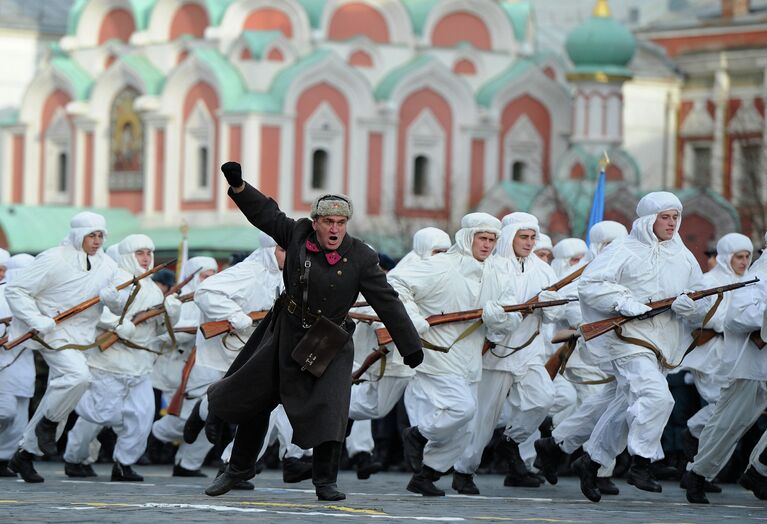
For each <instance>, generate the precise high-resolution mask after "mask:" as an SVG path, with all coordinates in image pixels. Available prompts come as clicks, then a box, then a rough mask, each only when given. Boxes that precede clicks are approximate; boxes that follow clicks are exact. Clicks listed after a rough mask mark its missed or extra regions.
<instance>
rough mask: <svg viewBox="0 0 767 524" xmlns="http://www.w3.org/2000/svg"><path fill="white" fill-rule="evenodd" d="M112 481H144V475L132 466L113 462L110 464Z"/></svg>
mask: <svg viewBox="0 0 767 524" xmlns="http://www.w3.org/2000/svg"><path fill="white" fill-rule="evenodd" d="M112 482H144V477H142V476H141V475H139V474H138V473H136V472H135V471H133V468H132V467H130V466H126V465H125V464H120V463H119V462H115V465H114V466H112Z"/></svg>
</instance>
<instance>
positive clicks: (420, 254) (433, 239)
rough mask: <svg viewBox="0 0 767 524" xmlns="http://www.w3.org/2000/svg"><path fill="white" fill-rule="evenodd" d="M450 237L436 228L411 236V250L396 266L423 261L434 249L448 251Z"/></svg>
mask: <svg viewBox="0 0 767 524" xmlns="http://www.w3.org/2000/svg"><path fill="white" fill-rule="evenodd" d="M450 245H451V242H450V235H448V234H447V233H445V232H444V231H442V230H441V229H438V228H436V227H425V228H423V229H419V230H418V231H416V232H415V233H414V234H413V249H412V250H411V251H409V252H408V253H407V254H406V255H405V256H404V257H402V259H401V260H400V261H399V262H398V263H397V266H400V265H402V264H405V265H407V264H409V263H411V262H413V261H415V260H425V259H427V258H429V257H430V256H431V252H432V251H433V250H435V249H446V250H447V249H450Z"/></svg>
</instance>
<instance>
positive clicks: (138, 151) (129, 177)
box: [109, 88, 144, 190]
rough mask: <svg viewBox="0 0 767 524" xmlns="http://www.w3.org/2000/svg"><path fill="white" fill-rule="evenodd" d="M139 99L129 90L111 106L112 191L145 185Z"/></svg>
mask: <svg viewBox="0 0 767 524" xmlns="http://www.w3.org/2000/svg"><path fill="white" fill-rule="evenodd" d="M138 97H139V92H138V91H136V90H135V89H131V88H127V89H125V90H123V91H122V92H120V94H118V95H117V97H115V101H114V104H113V105H112V115H111V133H110V143H111V156H110V176H109V187H110V189H117V190H120V189H122V190H135V189H141V188H142V185H143V164H144V129H143V124H142V122H141V119H140V117H139V115H138V113H136V110H135V108H134V103H135V101H136V98H138Z"/></svg>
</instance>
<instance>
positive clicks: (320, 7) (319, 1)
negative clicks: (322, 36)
mask: <svg viewBox="0 0 767 524" xmlns="http://www.w3.org/2000/svg"><path fill="white" fill-rule="evenodd" d="M298 3H299V4H301V5H302V6H303V8H304V11H306V15H307V16H308V17H309V24H310V25H311V26H312V28H313V29H319V27H320V23H321V22H322V12H323V11H324V10H325V0H298Z"/></svg>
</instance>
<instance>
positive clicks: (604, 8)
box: [592, 0, 610, 18]
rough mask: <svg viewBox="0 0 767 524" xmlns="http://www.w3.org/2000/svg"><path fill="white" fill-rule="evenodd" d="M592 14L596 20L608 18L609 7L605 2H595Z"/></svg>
mask: <svg viewBox="0 0 767 524" xmlns="http://www.w3.org/2000/svg"><path fill="white" fill-rule="evenodd" d="M592 14H593V15H594V16H595V17H597V18H610V6H609V5H607V0H597V5H595V6H594V12H593V13H592Z"/></svg>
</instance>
